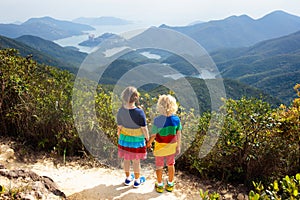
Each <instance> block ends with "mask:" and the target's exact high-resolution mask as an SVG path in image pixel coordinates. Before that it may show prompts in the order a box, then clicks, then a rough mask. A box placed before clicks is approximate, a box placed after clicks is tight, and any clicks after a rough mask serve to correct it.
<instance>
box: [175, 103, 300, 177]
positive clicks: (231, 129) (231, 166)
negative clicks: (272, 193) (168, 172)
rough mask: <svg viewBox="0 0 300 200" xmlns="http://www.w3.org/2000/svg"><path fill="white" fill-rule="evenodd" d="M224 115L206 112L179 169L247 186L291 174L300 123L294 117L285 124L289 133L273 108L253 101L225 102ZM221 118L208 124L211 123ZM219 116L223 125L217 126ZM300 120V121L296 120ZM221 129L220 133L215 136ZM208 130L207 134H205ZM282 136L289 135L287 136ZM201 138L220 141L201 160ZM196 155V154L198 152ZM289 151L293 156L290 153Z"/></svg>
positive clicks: (294, 168) (296, 163)
mask: <svg viewBox="0 0 300 200" xmlns="http://www.w3.org/2000/svg"><path fill="white" fill-rule="evenodd" d="M221 109H225V112H220V113H226V114H225V115H224V116H222V115H221V114H220V113H204V114H203V115H202V116H201V117H200V118H199V122H198V125H199V129H198V133H197V136H196V138H195V140H194V141H193V143H192V146H191V147H190V149H189V150H188V151H187V152H186V153H185V154H184V156H183V157H182V158H181V160H180V161H181V163H185V164H182V167H183V168H188V169H189V170H191V169H196V170H197V172H198V173H199V174H200V175H202V176H209V177H215V178H217V179H219V180H225V181H238V182H244V183H249V181H251V180H263V181H265V180H269V179H274V178H276V177H280V176H283V175H284V174H290V173H294V172H295V171H296V170H297V168H298V166H299V161H298V160H299V159H295V158H299V153H300V152H299V139H297V138H298V137H299V124H297V123H299V122H298V120H297V117H299V115H296V116H294V118H293V119H294V121H293V122H292V123H291V124H289V125H290V126H288V127H289V128H291V129H292V128H294V129H292V130H293V131H294V132H292V131H288V132H286V130H282V129H283V128H285V129H287V127H286V126H283V125H282V120H283V119H286V118H285V117H282V118H280V119H281V121H280V120H279V119H278V114H276V112H277V110H278V109H276V110H272V109H271V108H270V105H269V104H267V103H265V102H263V101H262V100H257V99H246V98H241V99H240V100H232V99H228V100H226V101H225V104H224V106H223V107H222V108H221ZM213 118H214V119H220V120H215V121H211V119H213ZM221 118H223V120H224V124H223V125H222V127H220V121H221ZM298 119H299V118H298ZM211 127H219V130H221V131H220V133H216V132H214V130H215V129H214V128H211ZM209 129H210V130H209ZM283 132H286V133H290V134H288V135H290V137H291V136H293V139H292V140H291V139H290V137H289V138H287V136H286V134H282V133H283ZM205 137H211V138H214V137H218V141H217V143H216V144H215V145H214V147H213V148H212V149H211V151H210V153H209V154H208V155H206V157H204V158H200V157H199V155H200V154H201V152H200V150H201V146H202V145H203V141H204V138H205ZM199 153H200V154H199ZM291 153H292V154H291Z"/></svg>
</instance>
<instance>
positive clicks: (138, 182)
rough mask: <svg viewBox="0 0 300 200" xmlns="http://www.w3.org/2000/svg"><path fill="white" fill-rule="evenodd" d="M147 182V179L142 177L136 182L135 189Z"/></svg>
mask: <svg viewBox="0 0 300 200" xmlns="http://www.w3.org/2000/svg"><path fill="white" fill-rule="evenodd" d="M145 181H146V178H145V177H144V176H141V177H140V178H139V181H136V180H135V181H134V183H133V187H135V188H138V187H140V185H142V184H144V183H145Z"/></svg>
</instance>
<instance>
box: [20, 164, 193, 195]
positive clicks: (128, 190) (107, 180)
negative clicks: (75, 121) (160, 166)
mask: <svg viewBox="0 0 300 200" xmlns="http://www.w3.org/2000/svg"><path fill="white" fill-rule="evenodd" d="M20 167H22V168H27V169H31V170H32V171H34V172H35V173H37V174H39V175H40V176H48V177H51V179H53V180H54V182H55V183H56V184H57V185H58V187H59V189H60V190H61V191H63V192H64V193H65V194H66V196H67V197H68V199H70V200H84V199H86V200H97V199H124V200H126V199H157V200H159V199H199V194H197V193H198V191H199V190H197V189H196V188H194V189H188V190H187V189H186V188H185V189H184V188H182V185H183V184H182V183H178V187H177V189H176V190H174V191H173V192H172V193H169V192H164V193H162V194H159V193H157V192H156V191H155V190H154V187H153V186H154V183H155V174H154V170H152V169H144V170H143V171H144V173H143V175H144V176H145V177H146V182H145V183H144V184H143V185H141V186H140V187H139V188H133V187H132V186H124V185H123V181H124V173H123V171H122V170H121V169H109V168H99V167H97V168H84V167H81V166H73V165H66V166H55V165H54V164H53V162H52V161H50V160H44V161H42V160H41V161H39V162H37V163H35V164H30V165H23V166H22V164H20ZM178 181H183V180H179V179H177V182H178Z"/></svg>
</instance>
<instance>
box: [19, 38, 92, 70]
mask: <svg viewBox="0 0 300 200" xmlns="http://www.w3.org/2000/svg"><path fill="white" fill-rule="evenodd" d="M15 40H16V41H19V42H22V43H24V44H26V45H28V46H30V47H32V48H34V49H37V50H39V51H41V52H43V53H46V54H48V55H50V56H51V57H53V58H56V59H58V60H61V61H62V62H64V63H69V64H71V65H72V66H74V67H76V68H79V67H80V65H81V63H82V61H83V60H84V59H85V57H86V56H87V53H83V52H80V51H77V50H74V49H71V48H68V47H66V48H65V47H61V46H59V45H58V44H56V43H54V42H51V41H48V40H44V39H42V38H39V37H36V36H31V35H24V36H21V37H19V38H16V39H15Z"/></svg>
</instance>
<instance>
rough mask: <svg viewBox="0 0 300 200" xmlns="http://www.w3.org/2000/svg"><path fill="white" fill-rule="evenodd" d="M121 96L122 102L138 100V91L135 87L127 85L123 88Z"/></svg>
mask: <svg viewBox="0 0 300 200" xmlns="http://www.w3.org/2000/svg"><path fill="white" fill-rule="evenodd" d="M121 98H122V101H123V103H133V102H138V99H139V93H138V91H137V89H136V88H135V87H132V86H129V87H127V88H125V89H124V90H123V92H122V94H121Z"/></svg>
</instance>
